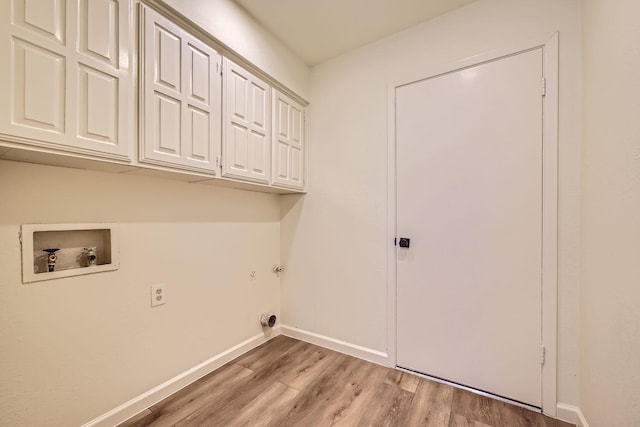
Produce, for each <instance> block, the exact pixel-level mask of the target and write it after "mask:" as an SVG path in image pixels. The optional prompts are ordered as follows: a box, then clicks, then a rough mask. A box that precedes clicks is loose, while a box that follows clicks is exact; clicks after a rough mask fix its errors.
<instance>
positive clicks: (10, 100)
mask: <svg viewBox="0 0 640 427" xmlns="http://www.w3.org/2000/svg"><path fill="white" fill-rule="evenodd" d="M132 8H133V2H132V1H131V0H120V1H118V0H3V1H1V2H0V17H1V18H0V21H1V24H0V56H2V58H4V62H3V63H2V64H1V65H0V94H1V96H2V99H3V102H2V103H0V133H1V134H2V135H0V139H3V140H8V141H11V142H14V143H19V144H27V145H29V146H38V147H44V148H53V149H62V150H65V151H71V152H75V153H81V154H88V155H94V156H100V157H107V158H112V159H117V160H128V159H129V152H130V146H129V144H130V143H131V142H132V141H133V140H134V139H133V135H134V134H133V129H134V127H133V126H134V120H133V117H134V113H135V105H134V96H133V93H134V92H133V90H134V89H133V87H134V74H133V70H132V66H131V65H132V64H131V58H132V55H133V40H134V33H133V30H132V29H133V22H132V19H131V17H132Z"/></svg>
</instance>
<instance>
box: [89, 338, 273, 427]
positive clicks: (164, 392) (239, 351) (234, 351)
mask: <svg viewBox="0 0 640 427" xmlns="http://www.w3.org/2000/svg"><path fill="white" fill-rule="evenodd" d="M278 335H280V328H279V327H275V328H273V329H272V330H271V331H270V332H269V333H268V334H265V333H259V334H257V335H254V336H253V337H251V338H249V339H247V340H245V341H243V342H241V343H240V344H237V345H235V346H233V347H231V348H229V349H227V350H225V351H223V352H221V353H218V354H216V355H215V356H213V357H211V358H209V359H207V360H205V361H204V362H202V363H199V364H198V365H196V366H194V367H193V368H190V369H187V370H186V371H184V372H181V373H180V374H178V375H176V376H175V377H173V378H170V379H169V380H167V381H165V382H163V383H162V384H160V385H158V386H156V387H154V388H152V389H151V390H148V391H146V392H144V393H142V394H140V395H138V396H136V397H134V398H133V399H131V400H128V401H127V402H124V403H123V404H121V405H119V406H117V407H116V408H113V409H111V410H110V411H107V412H105V413H104V414H102V415H100V416H98V417H96V418H94V419H92V420H91V421H88V422H87V423H85V424H83V425H82V427H107V426H109V427H110V426H114V425H118V424H120V423H122V422H124V421H126V420H128V419H129V418H131V417H133V416H135V415H137V414H138V413H140V412H142V411H144V410H145V409H147V408H148V407H150V406H152V405H154V404H156V403H158V402H160V401H161V400H163V399H166V398H167V397H169V396H171V395H172V394H173V393H175V392H177V391H179V390H181V389H182V388H184V387H186V386H187V385H189V384H191V383H193V382H195V381H197V380H199V379H200V378H202V377H204V376H205V375H207V374H209V373H211V372H213V371H215V370H216V369H218V368H220V367H221V366H222V365H224V364H226V363H228V362H230V361H232V360H233V359H235V358H237V357H239V356H241V355H243V354H244V353H246V352H248V351H249V350H251V349H253V348H255V347H257V346H259V345H261V344H264V343H265V342H267V341H269V340H270V339H272V338H275V337H276V336H278Z"/></svg>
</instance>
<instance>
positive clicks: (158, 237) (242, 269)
mask: <svg viewBox="0 0 640 427" xmlns="http://www.w3.org/2000/svg"><path fill="white" fill-rule="evenodd" d="M0 204H1V208H0V272H1V273H0V307H1V309H0V396H1V398H0V425H2V426H72V425H80V424H82V423H84V422H87V421H89V420H91V419H93V418H94V417H96V416H98V415H101V414H103V413H105V412H106V411H108V410H111V409H113V408H115V407H116V406H118V405H120V404H121V403H124V402H125V401H128V400H129V399H132V398H133V397H136V396H138V395H140V394H141V393H143V392H145V391H148V390H149V389H151V388H153V387H155V386H157V385H159V384H161V383H162V382H164V381H166V380H168V379H170V378H172V377H174V376H175V375H177V374H179V373H181V372H183V371H185V370H187V369H189V368H192V367H194V366H195V365H197V364H198V363H201V362H203V361H205V360H207V359H209V358H211V357H212V356H214V355H217V354H219V353H220V352H222V351H224V350H227V349H229V348H230V347H232V346H235V345H237V344H239V343H240V342H242V341H244V340H246V339H248V338H250V337H252V336H255V335H256V334H259V333H260V332H261V328H260V325H259V322H258V317H259V315H260V313H262V312H264V311H267V310H273V311H275V312H279V308H280V288H279V284H280V282H279V279H278V278H277V277H276V276H275V275H274V274H273V273H272V272H271V268H272V266H273V265H275V264H277V263H278V262H279V259H280V252H279V251H280V224H279V220H280V204H279V200H278V197H277V196H275V195H269V194H260V193H252V192H245V191H238V190H228V189H220V188H214V187H210V186H206V185H196V184H186V183H182V182H177V181H169V180H164V179H159V178H149V177H137V176H125V175H117V174H107V173H100V172H89V171H81V170H74V169H65V168H56V167H50V166H40V165H32V164H28V163H17V162H7V161H0ZM79 222H116V223H117V224H118V229H119V236H120V269H119V270H118V271H115V272H108V273H100V274H93V275H87V276H78V277H74V278H68V279H59V280H52V281H45V282H38V283H32V284H22V283H21V268H20V266H21V264H20V262H21V261H20V260H21V258H20V244H19V241H18V231H19V230H20V225H21V224H28V223H79ZM253 269H255V270H257V278H256V280H254V281H251V280H250V277H249V273H250V271H251V270H253ZM155 283H165V284H166V285H167V291H168V302H167V304H166V305H163V306H159V307H155V308H151V307H150V286H151V285H152V284H155Z"/></svg>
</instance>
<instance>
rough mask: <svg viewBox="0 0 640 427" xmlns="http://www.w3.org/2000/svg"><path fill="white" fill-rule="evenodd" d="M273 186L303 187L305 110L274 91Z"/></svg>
mask: <svg viewBox="0 0 640 427" xmlns="http://www.w3.org/2000/svg"><path fill="white" fill-rule="evenodd" d="M273 109H274V114H275V116H274V118H273V123H274V125H273V126H274V128H275V129H274V132H273V139H274V147H273V165H272V168H273V175H272V177H271V183H272V184H273V185H277V186H282V187H289V188H295V189H303V188H304V108H303V107H302V106H301V105H299V104H298V103H296V102H295V101H293V100H292V99H291V98H289V97H288V96H285V95H284V94H282V93H280V92H278V91H276V90H274V95H273Z"/></svg>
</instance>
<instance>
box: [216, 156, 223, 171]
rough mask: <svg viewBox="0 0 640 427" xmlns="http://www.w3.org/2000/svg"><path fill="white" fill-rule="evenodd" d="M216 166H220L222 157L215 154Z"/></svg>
mask: <svg viewBox="0 0 640 427" xmlns="http://www.w3.org/2000/svg"><path fill="white" fill-rule="evenodd" d="M216 167H217V168H221V167H222V159H221V158H220V156H216Z"/></svg>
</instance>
